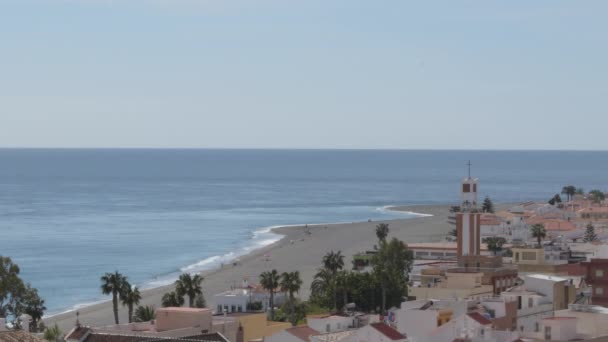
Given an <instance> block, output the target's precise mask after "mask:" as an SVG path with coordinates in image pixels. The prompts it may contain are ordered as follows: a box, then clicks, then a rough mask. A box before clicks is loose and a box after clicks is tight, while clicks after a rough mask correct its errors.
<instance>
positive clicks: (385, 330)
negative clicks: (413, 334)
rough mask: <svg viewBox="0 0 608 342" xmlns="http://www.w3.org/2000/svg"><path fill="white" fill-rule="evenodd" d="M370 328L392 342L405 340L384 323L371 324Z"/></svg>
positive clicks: (403, 336)
mask: <svg viewBox="0 0 608 342" xmlns="http://www.w3.org/2000/svg"><path fill="white" fill-rule="evenodd" d="M370 326H371V327H372V328H374V329H376V330H378V331H379V332H380V333H381V334H382V335H384V336H386V337H388V338H389V339H391V340H393V341H398V340H403V339H404V338H406V336H405V335H403V334H402V333H400V332H398V331H397V330H395V329H393V328H391V327H389V326H388V325H386V324H384V323H372V324H370Z"/></svg>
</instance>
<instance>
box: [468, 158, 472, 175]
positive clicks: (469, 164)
mask: <svg viewBox="0 0 608 342" xmlns="http://www.w3.org/2000/svg"><path fill="white" fill-rule="evenodd" d="M471 165H473V164H471V161H470V160H469V162H468V163H467V166H468V167H469V178H471Z"/></svg>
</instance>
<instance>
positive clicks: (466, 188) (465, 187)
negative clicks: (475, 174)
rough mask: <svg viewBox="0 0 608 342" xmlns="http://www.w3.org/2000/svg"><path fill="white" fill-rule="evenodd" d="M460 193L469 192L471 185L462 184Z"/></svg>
mask: <svg viewBox="0 0 608 342" xmlns="http://www.w3.org/2000/svg"><path fill="white" fill-rule="evenodd" d="M462 192H471V184H462Z"/></svg>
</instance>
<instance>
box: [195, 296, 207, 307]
mask: <svg viewBox="0 0 608 342" xmlns="http://www.w3.org/2000/svg"><path fill="white" fill-rule="evenodd" d="M194 307H195V308H199V309H203V308H206V307H207V301H206V300H205V296H203V294H202V293H201V294H200V295H198V296H196V299H195V300H194Z"/></svg>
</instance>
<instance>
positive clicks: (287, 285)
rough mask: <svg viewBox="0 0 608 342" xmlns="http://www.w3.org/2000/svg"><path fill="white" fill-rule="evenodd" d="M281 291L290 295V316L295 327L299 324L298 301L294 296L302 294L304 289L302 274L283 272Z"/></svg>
mask: <svg viewBox="0 0 608 342" xmlns="http://www.w3.org/2000/svg"><path fill="white" fill-rule="evenodd" d="M279 285H280V286H281V291H283V292H287V294H288V295H289V316H290V322H291V325H293V326H295V325H296V324H297V323H298V320H297V318H296V311H295V310H296V307H295V305H296V301H295V300H296V299H295V296H294V294H295V293H298V292H300V287H302V279H301V278H300V272H298V271H294V272H289V273H287V272H283V274H282V275H281V280H280V284H279Z"/></svg>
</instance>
